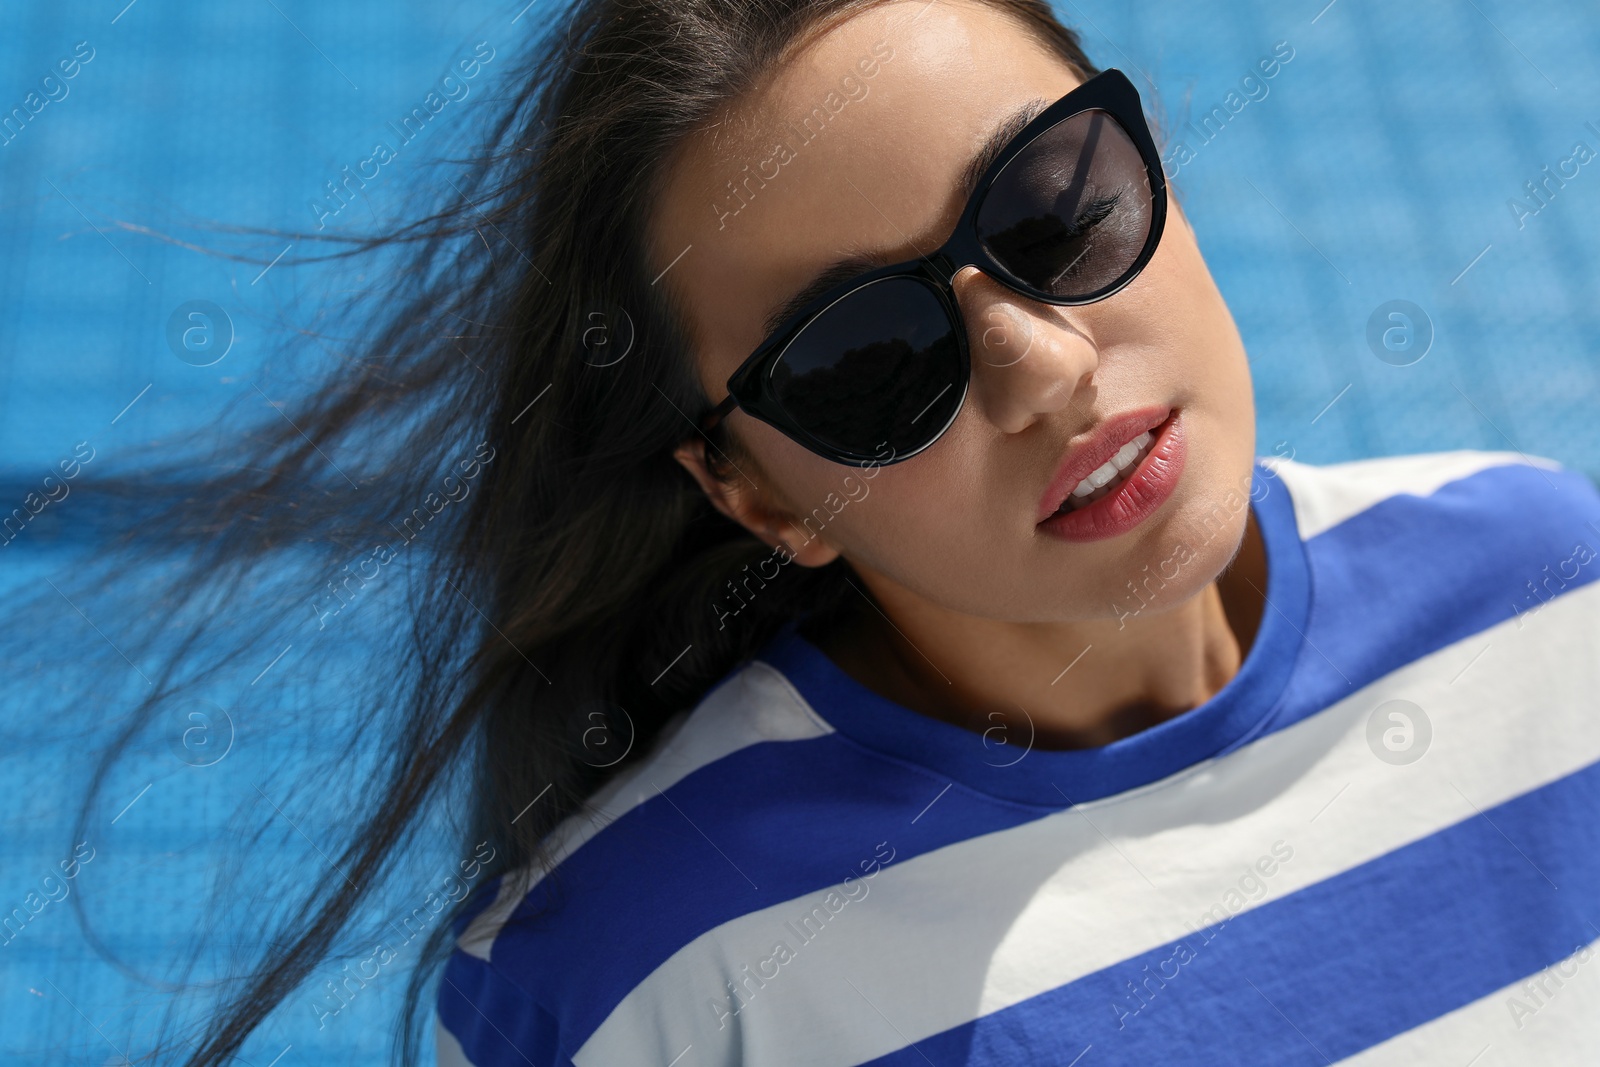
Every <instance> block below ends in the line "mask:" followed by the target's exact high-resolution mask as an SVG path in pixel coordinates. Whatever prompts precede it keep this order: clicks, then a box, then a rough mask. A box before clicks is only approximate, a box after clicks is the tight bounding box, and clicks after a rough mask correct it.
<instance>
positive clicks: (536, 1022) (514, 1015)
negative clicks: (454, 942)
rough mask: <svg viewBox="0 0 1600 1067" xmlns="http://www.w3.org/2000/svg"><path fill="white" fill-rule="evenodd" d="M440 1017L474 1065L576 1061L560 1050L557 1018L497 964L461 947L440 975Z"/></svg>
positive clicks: (551, 1065)
mask: <svg viewBox="0 0 1600 1067" xmlns="http://www.w3.org/2000/svg"><path fill="white" fill-rule="evenodd" d="M438 1011H439V1021H440V1022H442V1023H443V1024H444V1027H445V1029H446V1030H449V1031H450V1033H451V1034H453V1035H455V1038H456V1040H457V1041H459V1042H460V1043H461V1050H462V1051H463V1052H465V1053H466V1054H467V1059H468V1060H470V1061H472V1063H473V1064H474V1065H475V1067H529V1065H530V1064H531V1065H532V1067H555V1065H565V1064H570V1063H571V1062H572V1060H571V1057H570V1056H568V1055H567V1054H565V1053H563V1052H561V1051H560V1048H559V1046H558V1034H557V1029H556V1022H555V1019H554V1018H553V1017H552V1016H551V1015H550V1013H549V1012H547V1011H545V1010H544V1008H543V1007H542V1006H541V1005H539V1004H538V1003H537V1002H536V1001H535V1000H533V998H531V997H529V996H528V995H527V993H525V992H524V991H523V990H521V989H519V988H517V987H516V986H515V985H514V984H513V983H511V982H509V981H507V980H506V978H505V977H504V976H503V975H501V974H499V973H497V972H496V971H495V969H494V968H493V967H491V966H489V965H488V964H487V963H485V962H484V961H483V960H481V959H478V958H477V957H476V956H469V955H467V954H466V953H465V952H462V951H461V950H460V949H457V950H455V951H454V952H453V953H451V955H450V958H449V959H448V960H447V961H446V963H445V967H444V972H443V975H442V977H441V978H440V979H439V1000H438Z"/></svg>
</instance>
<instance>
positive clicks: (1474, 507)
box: [1261, 449, 1600, 541]
mask: <svg viewBox="0 0 1600 1067" xmlns="http://www.w3.org/2000/svg"><path fill="white" fill-rule="evenodd" d="M1261 462H1262V466H1264V467H1266V468H1267V469H1268V471H1270V472H1271V473H1272V474H1273V475H1275V476H1276V477H1278V478H1280V479H1281V480H1282V481H1283V483H1284V485H1285V487H1286V488H1287V489H1288V491H1289V495H1290V497H1291V499H1292V500H1293V502H1294V514H1295V522H1296V525H1297V526H1298V527H1299V531H1300V537H1301V539H1302V540H1307V541H1309V540H1311V539H1312V538H1315V537H1317V536H1319V535H1322V534H1324V533H1328V532H1330V531H1333V530H1335V529H1337V528H1339V527H1341V526H1343V525H1345V524H1347V523H1349V522H1351V521H1352V520H1361V521H1362V522H1363V524H1365V525H1375V524H1377V521H1378V520H1381V519H1383V518H1384V517H1386V516H1393V517H1394V518H1397V519H1398V518H1415V519H1419V520H1420V519H1422V518H1423V517H1424V516H1433V517H1435V518H1441V517H1449V518H1454V519H1478V520H1484V519H1489V520H1498V521H1490V522H1489V523H1488V524H1487V525H1486V526H1481V527H1480V530H1481V532H1483V533H1485V534H1489V535H1493V536H1497V537H1506V536H1516V535H1517V534H1518V533H1519V532H1521V533H1528V532H1537V531H1538V529H1539V528H1541V527H1543V528H1551V527H1554V528H1559V529H1564V530H1571V531H1573V532H1576V530H1577V528H1586V527H1587V524H1588V523H1589V522H1591V521H1595V520H1597V519H1600V494H1597V492H1596V489H1595V485H1594V482H1593V481H1591V480H1590V478H1588V477H1587V476H1585V475H1584V474H1583V473H1581V472H1579V471H1576V470H1572V469H1570V468H1567V467H1565V466H1563V465H1562V464H1560V463H1557V462H1556V461H1555V460H1552V459H1548V458H1545V457H1543V456H1530V455H1526V454H1524V453H1521V452H1494V451H1483V450H1476V449H1462V450H1458V451H1450V452H1425V453H1417V454H1412V455H1402V456H1384V457H1380V458H1375V459H1362V460H1355V461H1351V462H1346V463H1330V464H1310V463H1302V462H1298V461H1296V460H1293V459H1272V458H1264V459H1263V460H1262V461H1261ZM1459 532H1460V534H1462V535H1463V536H1467V535H1470V534H1471V532H1472V531H1471V530H1468V529H1462V530H1460V531H1459ZM1588 532H1589V535H1590V536H1591V538H1594V537H1595V536H1597V531H1596V530H1593V529H1590V530H1589V531H1588Z"/></svg>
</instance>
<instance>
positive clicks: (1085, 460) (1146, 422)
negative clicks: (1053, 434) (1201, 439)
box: [1035, 404, 1172, 522]
mask: <svg viewBox="0 0 1600 1067" xmlns="http://www.w3.org/2000/svg"><path fill="white" fill-rule="evenodd" d="M1171 415H1172V407H1171V406H1170V405H1167V404H1152V405H1151V406H1149V407H1142V408H1135V409H1134V410H1132V411H1125V412H1123V413H1122V414H1120V415H1112V416H1110V417H1108V418H1104V419H1101V420H1100V421H1099V422H1098V423H1097V424H1095V426H1094V427H1093V428H1091V429H1090V430H1089V431H1088V433H1087V435H1086V436H1084V437H1083V439H1082V440H1080V441H1078V442H1077V443H1076V444H1074V445H1072V446H1071V447H1070V448H1069V449H1068V450H1067V454H1066V456H1065V457H1064V458H1063V459H1062V461H1061V466H1060V467H1059V468H1058V469H1057V470H1056V474H1055V477H1054V478H1051V479H1050V485H1049V487H1048V488H1046V489H1045V491H1044V496H1042V497H1040V498H1039V514H1038V517H1037V519H1035V521H1036V522H1043V521H1044V520H1045V519H1048V518H1049V517H1050V516H1051V515H1054V514H1055V513H1056V509H1057V508H1059V507H1060V506H1061V503H1062V501H1064V500H1065V499H1066V498H1067V494H1069V493H1071V492H1072V490H1073V489H1074V488H1075V487H1076V486H1077V484H1078V483H1079V482H1081V481H1083V480H1084V479H1085V478H1087V477H1088V476H1089V475H1090V473H1091V472H1093V471H1094V470H1096V469H1097V468H1099V467H1102V466H1104V465H1105V463H1106V461H1107V460H1109V459H1110V458H1111V457H1112V456H1114V455H1116V454H1117V450H1118V449H1120V448H1121V447H1122V446H1123V445H1125V444H1127V443H1128V442H1129V441H1131V440H1133V439H1134V438H1135V437H1138V436H1139V435H1140V434H1141V433H1143V432H1144V431H1146V430H1154V429H1155V428H1156V427H1157V426H1160V425H1161V424H1162V423H1164V422H1166V421H1167V419H1168V417H1170V416H1171Z"/></svg>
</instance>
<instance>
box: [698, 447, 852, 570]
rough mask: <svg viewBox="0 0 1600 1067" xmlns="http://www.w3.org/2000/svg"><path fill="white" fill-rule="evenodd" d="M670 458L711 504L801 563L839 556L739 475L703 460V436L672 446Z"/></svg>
mask: <svg viewBox="0 0 1600 1067" xmlns="http://www.w3.org/2000/svg"><path fill="white" fill-rule="evenodd" d="M672 455H673V458H674V459H676V460H677V461H678V462H679V463H681V464H682V465H683V468H684V470H686V471H688V472H689V473H690V474H691V475H693V476H694V480H695V482H696V483H698V484H699V486H700V490H701V491H702V492H703V493H705V495H706V499H707V500H709V501H711V506H712V507H714V508H716V509H717V510H718V511H720V512H721V513H722V514H724V515H726V516H727V517H728V518H730V519H732V520H733V521H734V522H736V523H738V524H739V525H740V526H743V527H744V528H745V529H746V530H749V531H750V532H751V533H752V534H754V535H755V536H756V537H757V538H758V539H760V540H761V541H762V542H763V543H764V544H768V545H771V546H772V547H773V548H778V547H780V546H782V547H783V551H784V552H785V554H787V555H788V556H789V557H790V558H792V559H793V560H794V562H796V563H798V564H800V565H801V566H802V567H822V566H825V565H827V564H829V563H832V562H833V561H834V560H836V559H838V558H839V550H838V549H836V548H834V547H833V546H832V545H830V544H828V543H827V542H826V541H824V540H823V539H822V538H821V537H819V536H817V535H816V534H813V533H812V532H811V531H810V530H807V529H806V528H805V526H804V524H802V523H801V522H799V521H798V520H797V519H796V518H795V516H794V515H793V514H792V513H790V512H788V511H785V510H783V509H781V508H778V507H775V506H773V505H772V504H771V503H769V502H768V501H767V499H766V497H765V494H764V493H762V491H761V490H760V489H759V488H758V487H757V486H756V484H755V483H754V482H752V481H750V479H749V478H747V477H744V476H743V475H740V476H739V477H737V478H735V479H734V480H732V481H723V480H722V479H721V478H718V477H717V476H716V475H715V474H713V473H711V468H710V466H709V465H708V464H707V463H706V442H705V439H704V438H700V437H692V438H690V439H689V440H687V441H684V442H683V443H682V444H680V445H679V446H678V447H677V448H676V449H674V450H673V453H672Z"/></svg>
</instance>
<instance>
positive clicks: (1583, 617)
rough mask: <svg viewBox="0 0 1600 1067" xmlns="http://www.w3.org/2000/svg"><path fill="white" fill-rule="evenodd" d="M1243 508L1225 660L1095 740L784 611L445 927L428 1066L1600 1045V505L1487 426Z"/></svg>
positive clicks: (840, 1063) (938, 1060) (1262, 479)
mask: <svg viewBox="0 0 1600 1067" xmlns="http://www.w3.org/2000/svg"><path fill="white" fill-rule="evenodd" d="M1249 506H1250V507H1252V508H1253V509H1254V511H1255V514H1256V517H1257V521H1258V524H1259V528H1260V530H1261V535H1262V538H1263V543H1264V547H1265V551H1266V557H1267V570H1268V581H1267V589H1266V600H1267V603H1266V606H1265V608H1264V611H1263V615H1262V619H1261V625H1260V628H1259V632H1258V633H1257V636H1256V638H1255V640H1254V643H1253V644H1252V646H1251V647H1250V649H1249V652H1248V654H1247V655H1246V657H1245V659H1244V662H1243V663H1242V665H1241V667H1240V669H1239V672H1238V674H1237V675H1236V676H1235V677H1234V678H1233V679H1232V680H1230V681H1229V682H1228V684H1227V685H1226V686H1224V687H1223V688H1222V689H1221V690H1220V691H1219V692H1217V693H1216V695H1215V696H1213V697H1212V698H1211V699H1210V700H1208V701H1206V702H1205V703H1204V704H1202V705H1201V706H1199V707H1197V708H1194V709H1192V710H1190V711H1187V712H1184V713H1182V714H1180V715H1177V716H1175V717H1173V718H1171V719H1169V720H1167V721H1165V722H1162V723H1160V724H1159V725H1157V726H1154V727H1152V728H1150V729H1147V730H1144V731H1142V732H1140V733H1137V734H1135V735H1133V736H1130V737H1127V738H1124V739H1122V740H1119V741H1116V742H1114V743H1113V744H1110V745H1106V746H1104V747H1102V748H1095V749H1083V750H1048V751H1047V750H1034V749H1030V748H1029V747H1028V746H1027V745H1026V744H1025V742H1026V741H1027V739H1026V738H1015V737H1013V738H1006V737H1001V736H992V735H991V734H983V735H979V734H978V733H977V732H975V731H969V730H966V729H963V728H961V727H958V726H955V725H952V724H950V723H946V722H942V721H939V720H935V719H932V718H930V717H928V716H925V715H922V714H919V713H917V712H914V711H911V710H909V709H907V708H904V707H901V706H899V705H896V704H894V703H892V702H890V701H888V700H886V699H885V698H883V697H881V696H878V695H877V694H875V693H873V692H871V691H870V690H868V689H867V688H866V687H864V686H863V685H861V684H860V683H858V682H856V681H854V680H853V679H852V678H850V677H849V676H848V675H846V674H845V673H844V672H843V671H842V670H840V669H839V668H838V667H837V666H836V665H834V664H833V663H832V661H831V660H829V659H828V657H827V656H825V655H824V654H823V653H822V652H821V651H820V650H819V649H817V648H816V647H815V646H814V645H812V644H811V643H809V642H808V641H806V640H805V639H804V638H803V637H801V636H799V634H798V633H797V632H796V631H795V629H794V627H793V626H791V627H789V628H788V629H786V630H785V631H784V632H782V633H781V634H779V635H778V637H777V638H776V639H774V640H773V641H772V642H771V643H770V644H769V645H768V646H767V647H766V648H765V649H764V650H763V651H762V652H761V653H760V654H759V655H758V656H757V657H755V658H753V659H752V660H750V661H749V662H746V663H744V664H741V665H740V666H739V667H738V668H737V669H735V670H734V671H732V672H731V673H730V674H729V675H728V677H726V678H725V679H724V680H723V681H722V682H721V683H719V684H718V685H717V686H716V687H715V688H714V689H712V690H711V691H710V692H709V693H708V694H707V695H706V697H705V698H704V699H703V700H702V701H701V702H700V703H699V705H698V706H697V707H695V708H694V709H693V710H692V711H690V712H687V713H684V714H681V715H680V716H678V717H677V718H675V719H674V720H673V721H672V722H671V723H670V724H669V726H668V728H667V729H666V731H664V733H663V734H662V735H661V737H660V739H659V740H658V741H657V742H656V743H655V744H654V746H653V748H652V750H651V752H650V754H649V755H648V756H647V757H646V758H645V759H643V760H641V761H640V762H638V763H637V764H635V765H634V766H633V767H631V768H630V770H628V771H627V772H626V773H624V774H623V775H621V776H620V777H619V778H617V779H615V780H613V781H612V782H611V783H609V784H608V785H607V787H606V788H605V789H604V790H603V791H602V792H601V793H599V794H597V795H596V797H595V798H594V799H593V803H592V808H593V810H592V811H591V812H589V813H586V814H584V815H581V816H574V817H572V818H570V819H568V820H567V821H566V822H565V823H564V824H563V825H562V826H561V827H560V828H559V829H558V830H557V831H556V837H555V856H556V860H557V862H556V864H555V866H554V868H553V870H552V871H551V873H549V874H547V875H545V876H543V877H542V878H538V879H537V880H536V881H532V883H531V884H530V883H529V881H528V880H526V879H524V880H520V881H519V880H518V879H514V878H512V877H510V876H507V877H505V878H503V879H502V880H501V884H500V886H499V891H498V896H497V897H496V898H495V899H494V900H493V901H492V902H489V903H488V904H487V905H486V906H484V907H483V908H481V910H479V911H478V912H477V913H476V914H473V915H467V916H464V917H463V918H462V920H461V922H460V923H458V925H457V933H458V940H457V943H456V948H455V950H454V952H453V954H452V956H451V958H450V960H449V962H448V964H447V966H446V969H445V972H444V976H443V981H441V983H440V987H439V988H440V992H439V997H438V1002H437V1019H436V1034H437V1042H438V1051H439V1062H440V1063H441V1065H443V1067H462V1065H473V1067H510V1065H517V1067H521V1065H525V1064H532V1065H536V1067H547V1065H552V1064H575V1065H578V1067H615V1065H622V1064H656V1065H658V1067H669V1065H670V1067H706V1065H716V1067H729V1065H734V1064H750V1065H757V1067H770V1065H789V1064H806V1065H813V1067H847V1065H853V1064H867V1063H871V1064H885V1065H887V1064H895V1065H902V1064H903V1065H907V1067H911V1065H924V1064H937V1065H941V1067H942V1065H946V1064H965V1065H974V1067H979V1065H981V1067H994V1065H1002V1064H1004V1065H1018V1067H1021V1065H1028V1067H1037V1065H1055V1067H1070V1065H1079V1067H1098V1065H1103V1064H1149V1063H1156V1062H1178V1063H1208V1064H1209V1063H1217V1064H1237V1063H1246V1062H1248V1063H1264V1064H1274V1065H1283V1064H1327V1063H1332V1062H1336V1061H1337V1062H1349V1063H1356V1064H1363V1065H1369V1064H1370V1065H1376V1064H1397V1065H1398V1064H1405V1065H1415V1064H1424V1065H1435V1064H1436V1065H1440V1067H1466V1065H1467V1064H1469V1063H1471V1064H1473V1065H1474V1067H1492V1065H1503V1064H1539V1065H1549V1064H1578V1063H1584V1064H1593V1063H1595V1062H1600V1059H1597V1057H1600V1051H1597V1050H1600V959H1597V958H1596V957H1597V956H1600V925H1597V924H1600V710H1597V705H1600V586H1597V585H1595V584H1594V578H1595V577H1596V575H1600V559H1597V558H1596V555H1597V550H1600V494H1597V492H1596V490H1595V487H1594V485H1593V484H1592V483H1591V482H1590V481H1589V480H1588V479H1587V478H1585V477H1584V476H1583V475H1581V474H1579V473H1577V472H1575V471H1570V470H1566V469H1564V468H1562V467H1561V466H1559V465H1558V464H1556V463H1553V462H1551V461H1549V460H1545V459H1540V458H1529V457H1526V456H1523V455H1521V454H1518V453H1497V452H1481V451H1460V452H1446V453H1434V454H1427V455H1414V456H1401V457H1392V458H1385V459H1375V460H1363V461H1358V462H1352V463H1341V464H1333V465H1326V466H1313V465H1310V464H1305V463H1299V462H1295V461H1292V460H1268V459H1260V460H1258V461H1257V463H1256V465H1255V468H1254V470H1253V474H1252V482H1251V492H1250V501H1249ZM1068 652H1069V654H1070V652H1071V650H1068ZM1065 658H1068V657H1066V656H1064V659H1065ZM530 915H531V916H533V917H532V918H531V919H529V920H528V921H522V920H524V919H525V918H527V917H528V916H530ZM1480 1056H1481V1057H1482V1058H1481V1059H1479V1058H1478V1057H1480Z"/></svg>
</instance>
